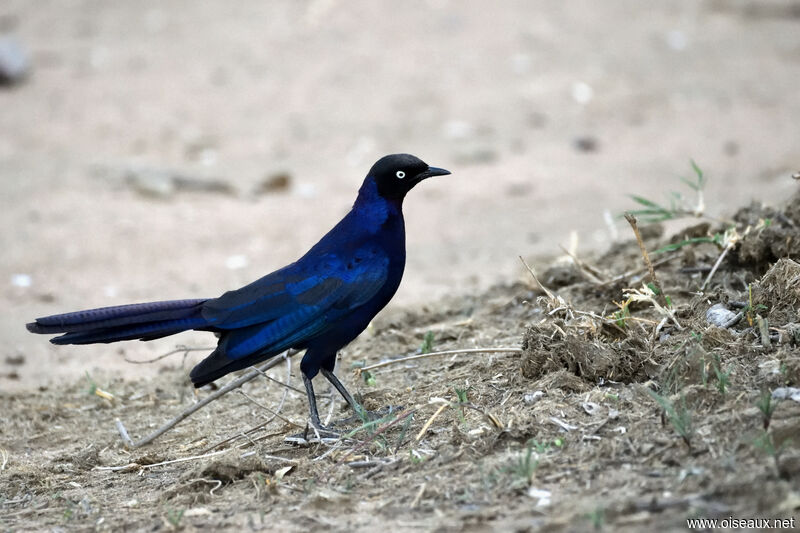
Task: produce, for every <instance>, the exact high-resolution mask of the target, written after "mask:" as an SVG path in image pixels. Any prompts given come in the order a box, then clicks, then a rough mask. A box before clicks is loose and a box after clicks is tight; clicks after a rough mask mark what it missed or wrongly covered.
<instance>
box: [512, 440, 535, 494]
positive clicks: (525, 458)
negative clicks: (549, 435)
mask: <svg viewBox="0 0 800 533" xmlns="http://www.w3.org/2000/svg"><path fill="white" fill-rule="evenodd" d="M533 443H534V441H533V440H530V441H528V444H527V445H526V446H525V449H524V450H523V451H522V453H521V454H520V455H519V456H518V457H517V458H516V459H514V461H513V462H512V464H511V466H510V467H509V468H508V471H509V472H510V473H511V475H512V477H513V481H512V484H513V485H515V486H523V487H527V486H529V485H530V484H531V483H532V482H533V474H534V473H535V472H536V467H538V466H539V460H538V459H534V458H533V449H534V444H533Z"/></svg>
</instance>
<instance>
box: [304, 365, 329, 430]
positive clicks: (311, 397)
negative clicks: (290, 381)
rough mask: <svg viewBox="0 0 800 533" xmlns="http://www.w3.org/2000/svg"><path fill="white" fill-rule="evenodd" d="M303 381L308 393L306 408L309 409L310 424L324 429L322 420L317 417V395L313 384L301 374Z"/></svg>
mask: <svg viewBox="0 0 800 533" xmlns="http://www.w3.org/2000/svg"><path fill="white" fill-rule="evenodd" d="M303 383H304V384H305V386H306V394H307V395H308V409H309V411H311V424H312V425H313V426H314V427H315V428H317V429H322V430H324V429H325V428H324V427H322V422H321V421H320V419H319V411H317V397H316V395H315V394H314V386H313V385H312V384H311V380H310V379H308V376H306V375H305V374H303Z"/></svg>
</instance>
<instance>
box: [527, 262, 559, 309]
mask: <svg viewBox="0 0 800 533" xmlns="http://www.w3.org/2000/svg"><path fill="white" fill-rule="evenodd" d="M519 260H520V261H522V264H523V265H525V268H527V269H528V272H530V273H531V276H533V280H534V281H535V282H536V284H537V285H539V287H541V288H542V290H543V291H544V293H545V294H546V295H547V297H548V298H550V299H551V300H553V301H554V302H555V301H557V300H558V299H557V298H556V297H555V295H554V294H553V293H552V292H550V290H549V289H548V288H547V287H545V286H544V284H543V283H542V282H541V281H539V278H537V277H536V272H534V270H533V269H532V268H531V267H530V265H528V263H526V262H525V260H524V259H523V258H522V256H519Z"/></svg>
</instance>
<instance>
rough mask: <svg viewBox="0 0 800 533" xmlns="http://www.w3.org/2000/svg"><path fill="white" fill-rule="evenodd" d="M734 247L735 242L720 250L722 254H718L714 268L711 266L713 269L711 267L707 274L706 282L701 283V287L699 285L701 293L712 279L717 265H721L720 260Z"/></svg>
mask: <svg viewBox="0 0 800 533" xmlns="http://www.w3.org/2000/svg"><path fill="white" fill-rule="evenodd" d="M734 246H736V242H735V241H731V242H729V243H728V245H727V246H726V247H725V249H724V250H722V253H721V254H719V257H718V258H717V262H716V263H714V266H713V267H711V272H709V273H708V277H707V278H706V280H705V281H704V282H703V284H702V285H700V290H701V291H702V290H705V288H706V286H707V285H708V283H709V282H710V281H711V278H712V277H714V273H715V272H716V271H717V269H718V268H719V265H721V264H722V260H723V259H725V256H726V255H727V254H728V252H730V251H731V250H732V249H733V247H734Z"/></svg>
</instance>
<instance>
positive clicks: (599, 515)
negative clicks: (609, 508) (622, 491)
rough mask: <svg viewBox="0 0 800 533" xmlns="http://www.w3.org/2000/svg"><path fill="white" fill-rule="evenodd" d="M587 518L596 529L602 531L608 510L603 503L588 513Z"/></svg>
mask: <svg viewBox="0 0 800 533" xmlns="http://www.w3.org/2000/svg"><path fill="white" fill-rule="evenodd" d="M586 518H587V520H589V522H591V523H592V527H593V528H594V530H595V531H600V530H601V529H603V524H604V523H605V521H606V510H605V509H604V508H603V506H602V505H598V506H597V507H595V508H594V510H593V511H591V512H589V513H586Z"/></svg>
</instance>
